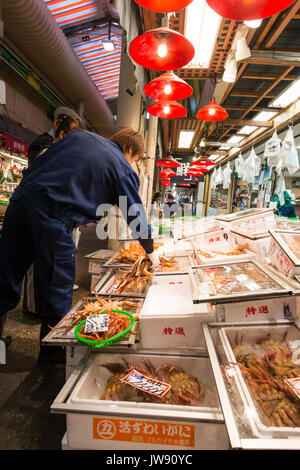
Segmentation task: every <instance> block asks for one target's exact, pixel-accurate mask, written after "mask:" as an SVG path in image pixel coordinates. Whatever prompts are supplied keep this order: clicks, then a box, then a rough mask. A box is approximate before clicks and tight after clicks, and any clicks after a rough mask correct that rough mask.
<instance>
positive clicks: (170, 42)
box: [129, 26, 195, 71]
mask: <svg viewBox="0 0 300 470" xmlns="http://www.w3.org/2000/svg"><path fill="white" fill-rule="evenodd" d="M129 54H130V57H131V58H132V59H133V60H134V61H135V62H136V63H137V64H139V65H141V66H142V67H145V68H146V69H151V70H161V71H165V70H176V69H181V68H182V67H183V66H184V65H186V64H188V63H189V62H190V61H191V60H192V59H193V57H194V55H195V49H194V46H193V45H192V44H191V43H190V41H189V40H188V39H186V38H185V37H184V36H182V34H180V33H178V32H177V31H174V30H173V29H170V28H168V27H166V26H161V27H160V28H155V29H151V30H150V31H147V32H145V33H144V34H141V35H140V36H138V37H136V38H135V39H133V41H131V43H130V46H129Z"/></svg>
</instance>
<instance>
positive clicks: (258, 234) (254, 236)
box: [232, 228, 270, 240]
mask: <svg viewBox="0 0 300 470" xmlns="http://www.w3.org/2000/svg"><path fill="white" fill-rule="evenodd" d="M232 233H235V234H236V235H241V236H242V237H245V238H247V239H249V240H262V239H263V238H268V237H270V234H269V232H268V231H267V230H263V229H262V230H261V231H253V232H251V231H248V232H244V231H242V230H237V229H235V228H232Z"/></svg>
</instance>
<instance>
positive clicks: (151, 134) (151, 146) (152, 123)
mask: <svg viewBox="0 0 300 470" xmlns="http://www.w3.org/2000/svg"><path fill="white" fill-rule="evenodd" d="M157 123H158V118H157V117H155V116H152V115H150V119H149V125H148V135H147V149H146V153H147V166H146V176H147V178H148V197H147V207H146V209H147V216H148V217H149V215H150V209H151V202H152V187H153V178H154V169H155V153H156V141H157Z"/></svg>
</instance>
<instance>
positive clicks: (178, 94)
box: [144, 72, 193, 101]
mask: <svg viewBox="0 0 300 470" xmlns="http://www.w3.org/2000/svg"><path fill="white" fill-rule="evenodd" d="M144 93H145V94H146V95H147V96H150V98H154V99H155V100H161V99H167V100H171V101H173V100H183V99H185V98H188V97H189V96H191V95H192V93H193V88H192V87H191V86H190V85H189V84H188V83H186V82H185V81H184V80H182V79H181V78H179V77H177V75H175V73H173V72H166V73H163V74H162V75H160V76H159V77H157V78H154V80H152V81H151V82H149V83H147V85H145V86H144Z"/></svg>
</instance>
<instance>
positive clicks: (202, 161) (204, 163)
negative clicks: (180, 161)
mask: <svg viewBox="0 0 300 470" xmlns="http://www.w3.org/2000/svg"><path fill="white" fill-rule="evenodd" d="M191 165H202V166H214V165H215V164H214V163H213V162H212V161H210V160H209V159H208V158H207V157H200V158H199V160H195V161H193V162H191Z"/></svg>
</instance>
